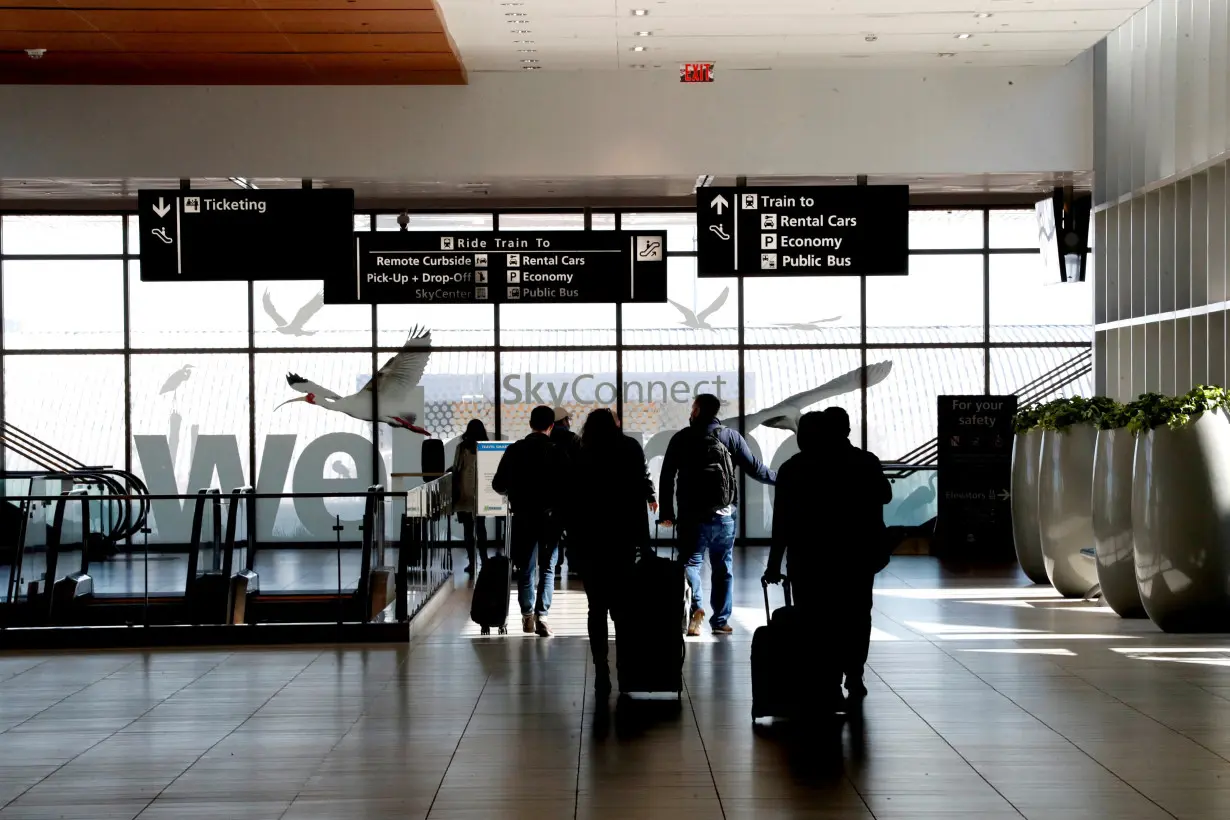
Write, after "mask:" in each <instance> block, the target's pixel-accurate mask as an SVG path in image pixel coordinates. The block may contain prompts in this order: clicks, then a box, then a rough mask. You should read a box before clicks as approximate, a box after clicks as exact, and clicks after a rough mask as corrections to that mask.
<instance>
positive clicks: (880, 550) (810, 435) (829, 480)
mask: <svg viewBox="0 0 1230 820" xmlns="http://www.w3.org/2000/svg"><path fill="white" fill-rule="evenodd" d="M798 442H799V450H800V452H799V453H798V454H797V455H795V456H792V457H791V458H790V459H789V460H788V461H787V462H786V463H785V464H783V465H782V466H781V469H780V470H778V473H777V493H776V498H775V499H774V502H773V548H772V549H771V550H770V552H769V561H768V564H767V566H766V567H765V580H767V581H769V582H771V583H775V582H777V581H780V580H781V576H782V573H781V567H782V556H783V554H784V555H785V556H786V560H787V563H788V567H787V572H788V574H789V576H790V586H791V590H792V592H793V595H794V604H795V606H796V607H797V608H798V609H799V615H800V619H801V620H802V621H803V622H805V623H811V624H814V625H815V626H816V627H818V628H832V629H834V630H836V632H837V661H838V664H839V665H838V669H839V670H840V671H841V672H842V673H844V675H845V682H846V693H847V695H848V697H849V700H850V701H851V702H852V704H853V705H857V704H858V703H860V702H861V701H862V699H863V698H864V697H866V696H867V688H866V686H864V684H863V667H864V666H865V665H866V663H867V650H868V647H869V645H870V642H871V607H872V584H873V581H874V579H875V574H876V572H877V571H878V570H879V569H880V568H881V566H882V564H883V556H884V540H885V534H884V505H885V504H887V503H888V502H889V501H891V500H892V497H893V491H892V485H891V484H889V481H888V479H887V478H885V476H884V468H883V467H882V466H881V465H880V460H879V459H878V458H876V457H875V456H874V455H873V454H871V453H869V452H867V451H866V450H862V449H860V448H858V447H855V446H854V445H853V444H851V443H850V417H849V415H848V414H847V413H846V411H845V410H842V409H841V408H840V407H830V408H828V409H827V410H825V411H824V412H823V413H807V414H805V415H804V416H803V417H802V419H800V420H799V437H798ZM834 682H835V683H838V684H840V681H839V680H838V681H834ZM839 694H840V693H839Z"/></svg>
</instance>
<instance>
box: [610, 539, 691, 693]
mask: <svg viewBox="0 0 1230 820" xmlns="http://www.w3.org/2000/svg"><path fill="white" fill-rule="evenodd" d="M683 592H684V584H683V565H682V564H680V563H679V562H678V561H675V560H673V559H671V558H663V557H661V556H659V555H657V554H652V555H650V554H645V555H642V557H641V559H640V560H639V561H637V563H636V566H635V567H634V568H633V570H632V589H631V595H630V598H631V600H632V603H631V604H630V605H629V606H627V607H626V608H625V609H624V610H623V611H622V612H621V613H620V616H619V619H618V621H616V623H615V652H616V655H617V660H618V662H619V692H620V694H622V695H631V694H649V693H660V692H662V693H665V692H673V693H675V694H676V695H678V696H679V697H680V698H682V697H683V654H684V643H683V633H682V632H681V631H680V629H679V603H680V600H681V599H682V598H683Z"/></svg>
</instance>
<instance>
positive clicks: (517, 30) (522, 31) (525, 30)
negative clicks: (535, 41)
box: [510, 28, 534, 42]
mask: <svg viewBox="0 0 1230 820" xmlns="http://www.w3.org/2000/svg"><path fill="white" fill-rule="evenodd" d="M510 31H511V33H513V34H533V33H534V32H532V31H530V30H529V29H528V28H514V29H510ZM517 42H521V41H520V40H518V41H517Z"/></svg>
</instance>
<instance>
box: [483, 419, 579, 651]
mask: <svg viewBox="0 0 1230 820" xmlns="http://www.w3.org/2000/svg"><path fill="white" fill-rule="evenodd" d="M554 422H555V412H554V411H553V410H552V409H551V408H550V407H547V406H546V405H539V406H538V407H535V408H534V409H533V410H532V411H531V412H530V430H531V431H532V432H531V433H530V434H529V435H528V436H526V437H525V438H523V439H521V440H520V441H515V442H513V443H512V445H510V446H509V448H508V449H507V450H505V451H504V456H503V458H501V459H500V466H499V467H497V468H496V471H495V476H494V477H493V478H492V480H491V487H492V489H494V490H495V491H496V492H497V493H500V494H502V495H506V496H508V506H509V510H510V511H511V512H512V520H511V522H510V526H511V527H512V539H511V540H512V545H511V549H512V555H511V556H509V557H510V558H512V563H513V567H514V568H515V571H516V573H517V601H518V603H520V605H521V629H522V631H524V632H530V633H537V634H538V635H540V636H541V637H544V638H547V637H550V636H551V628H550V627H549V626H548V625H547V613H549V612H550V611H551V595H552V593H553V592H554V589H555V545H554V543H553V542H552V537H553V536H552V533H553V532H554V527H555V525H554V524H553V523H552V521H551V519H552V513H553V511H555V510H557V509H558V508H559V507H560V500H561V499H562V498H563V497H564V496H565V492H566V490H567V488H568V486H569V484H568V481H569V475H568V473H569V467H568V460H567V458H566V456H565V455H564V453H563V451H562V450H560V448H559V447H556V446H555V444H554V443H552V441H551V427H552V425H553V424H554ZM559 511H560V512H561V513H562V512H563V511H562V510H559ZM535 580H537V590H535ZM535 593H537V594H535Z"/></svg>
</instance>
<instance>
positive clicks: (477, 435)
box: [449, 419, 487, 575]
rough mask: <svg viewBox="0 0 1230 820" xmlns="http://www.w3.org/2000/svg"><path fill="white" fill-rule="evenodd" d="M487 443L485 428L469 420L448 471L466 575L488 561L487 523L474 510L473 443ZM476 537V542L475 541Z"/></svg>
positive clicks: (475, 463)
mask: <svg viewBox="0 0 1230 820" xmlns="http://www.w3.org/2000/svg"><path fill="white" fill-rule="evenodd" d="M479 441H487V428H486V427H485V426H484V425H483V423H482V422H481V421H479V420H478V419H470V423H469V424H467V425H466V431H465V432H464V433H462V434H461V441H459V442H458V443H457V449H456V451H454V452H453V467H452V469H451V470H449V472H450V473H452V480H453V511H454V512H456V513H457V520H458V521H459V522H461V528H462V530H461V531H462V534H463V539H464V542H465V545H466V556H467V557H468V558H469V563H468V564H467V565H466V575H473V574H475V573H476V572H478V566H479V559H480V558H481V559H482V560H484V561H485V560H487V523H486V520H485V519H484V518H483V517H482V516H479V515H476V513H477V512H478V509H477V500H476V497H477V495H478V447H477V444H476V442H479ZM475 536H477V540H476V538H475Z"/></svg>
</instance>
